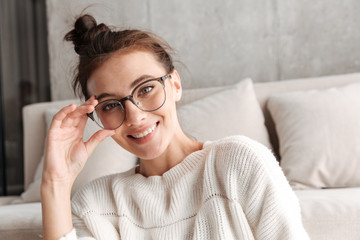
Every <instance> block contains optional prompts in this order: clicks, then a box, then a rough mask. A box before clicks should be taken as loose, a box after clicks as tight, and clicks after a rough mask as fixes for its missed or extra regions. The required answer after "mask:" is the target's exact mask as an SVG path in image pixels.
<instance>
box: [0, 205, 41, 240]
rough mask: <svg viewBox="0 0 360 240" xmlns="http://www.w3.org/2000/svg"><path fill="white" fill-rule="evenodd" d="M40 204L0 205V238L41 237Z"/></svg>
mask: <svg viewBox="0 0 360 240" xmlns="http://www.w3.org/2000/svg"><path fill="white" fill-rule="evenodd" d="M41 224H42V222H41V204H40V203H26V204H15V205H6V206H0V238H1V239H11V240H20V239H21V240H23V239H42V226H41Z"/></svg>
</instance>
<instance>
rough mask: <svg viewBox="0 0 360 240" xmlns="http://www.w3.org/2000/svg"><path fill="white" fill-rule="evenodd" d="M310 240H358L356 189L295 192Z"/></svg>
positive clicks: (359, 212) (359, 209) (359, 193)
mask: <svg viewBox="0 0 360 240" xmlns="http://www.w3.org/2000/svg"><path fill="white" fill-rule="evenodd" d="M295 193H296V195H297V197H298V198H299V202H300V206H301V214H302V220H303V224H304V227H305V229H306V231H307V232H308V234H309V236H310V239H316V240H328V239H346V240H358V239H359V236H360V227H359V226H360V201H359V199H360V188H341V189H321V190H318V189H311V190H299V191H295Z"/></svg>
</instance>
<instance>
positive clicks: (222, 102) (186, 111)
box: [178, 79, 271, 148]
mask: <svg viewBox="0 0 360 240" xmlns="http://www.w3.org/2000/svg"><path fill="white" fill-rule="evenodd" d="M199 91H202V90H201V89H200V90H199ZM191 94H196V92H195V93H194V92H192V93H191ZM184 97H185V98H186V97H187V96H186V95H185V96H184ZM189 97H191V96H189ZM185 102H186V99H185ZM178 117H179V121H180V124H181V126H182V128H183V130H184V132H185V133H186V134H188V135H189V136H190V137H194V138H195V139H196V140H198V141H206V140H215V139H219V138H223V137H226V136H230V135H245V136H248V137H250V138H252V139H254V140H257V141H258V142H260V143H263V144H264V145H266V146H267V147H269V148H271V144H270V141H269V135H268V132H267V129H266V127H265V124H264V116H263V113H262V111H261V108H260V105H259V103H258V101H257V99H256V95H255V92H254V88H253V83H252V81H251V79H245V80H242V81H240V82H239V83H237V84H235V85H234V86H231V87H229V88H225V89H222V90H221V91H218V92H216V93H214V94H211V95H208V96H206V97H204V98H201V99H198V100H196V101H193V102H190V103H188V104H185V105H183V106H181V107H179V109H178Z"/></svg>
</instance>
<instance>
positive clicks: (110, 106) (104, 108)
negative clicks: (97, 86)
mask: <svg viewBox="0 0 360 240" xmlns="http://www.w3.org/2000/svg"><path fill="white" fill-rule="evenodd" d="M119 105H120V103H118V102H109V103H105V104H104V105H103V106H102V108H101V110H102V111H103V112H108V111H111V110H112V109H114V108H116V107H118V106H119Z"/></svg>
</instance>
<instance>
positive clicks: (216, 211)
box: [62, 136, 308, 240]
mask: <svg viewBox="0 0 360 240" xmlns="http://www.w3.org/2000/svg"><path fill="white" fill-rule="evenodd" d="M72 210H73V223H74V227H75V229H76V234H75V231H72V232H71V233H70V234H68V235H67V236H66V237H64V238H62V239H104V240H109V239H110V240H112V239H114V240H115V239H131V240H133V239H166V240H169V239H206V240H208V239H226V240H228V239H269V240H270V239H271V240H274V239H301V240H304V239H308V235H307V233H306V232H305V230H304V228H303V226H302V222H301V215H300V207H299V203H298V200H297V198H296V196H295V194H294V193H293V191H292V189H291V188H290V186H289V184H288V182H287V180H286V178H285V177H284V174H283V172H282V170H281V169H280V166H279V164H278V162H277V161H276V160H275V158H274V156H273V154H272V153H271V152H270V151H269V150H268V149H267V148H266V147H264V146H263V145H261V144H259V143H257V142H255V141H253V140H250V139H249V138H246V137H242V136H234V137H228V138H224V139H221V140H218V141H214V142H206V143H205V144H204V147H203V149H202V150H200V151H196V152H194V153H192V154H190V155H189V156H187V157H186V158H185V159H184V160H183V161H182V162H181V163H179V164H178V165H176V166H175V167H173V168H171V169H170V170H169V171H167V172H165V173H164V174H163V175H162V176H151V177H144V176H142V175H141V174H136V173H135V169H131V170H129V171H127V172H124V173H119V174H115V175H110V176H106V177H102V178H100V179H97V180H95V181H93V182H91V183H89V184H88V185H86V186H85V187H84V188H82V189H81V190H80V191H79V192H77V193H76V194H75V196H74V197H73V199H72Z"/></svg>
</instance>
